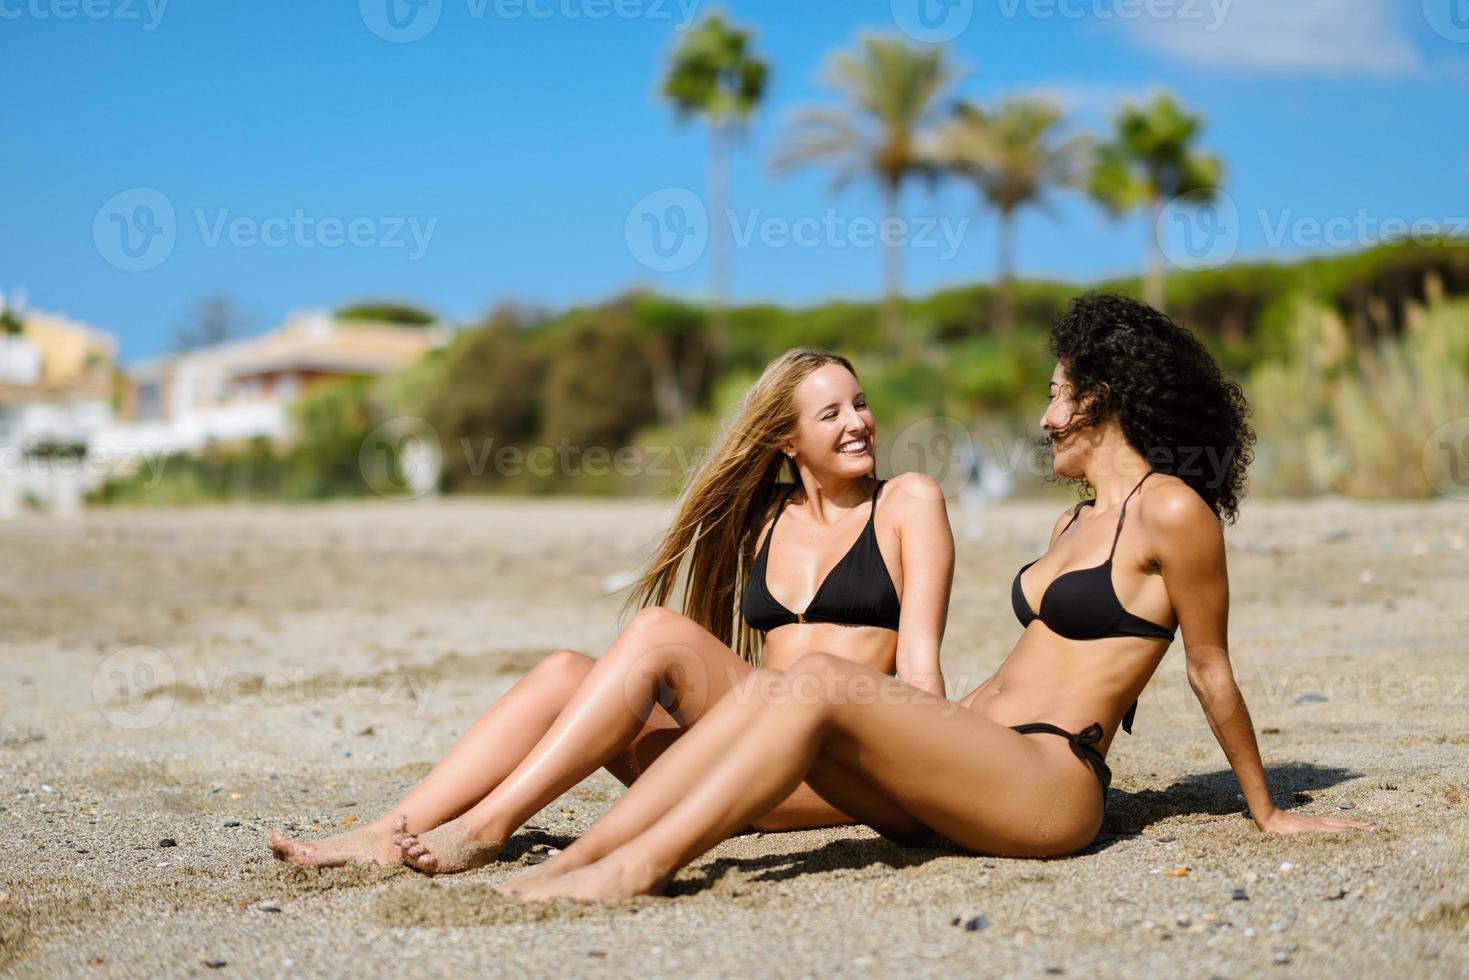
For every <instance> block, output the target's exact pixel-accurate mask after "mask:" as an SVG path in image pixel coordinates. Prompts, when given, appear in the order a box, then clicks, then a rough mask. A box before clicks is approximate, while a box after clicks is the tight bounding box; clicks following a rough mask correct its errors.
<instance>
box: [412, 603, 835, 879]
mask: <svg viewBox="0 0 1469 980" xmlns="http://www.w3.org/2000/svg"><path fill="white" fill-rule="evenodd" d="M752 670H753V668H752V667H751V666H750V665H749V664H748V663H746V662H745V661H744V660H742V659H741V658H740V657H739V656H738V655H736V654H735V653H734V651H732V650H730V648H729V647H728V646H726V645H725V644H723V643H721V642H720V641H719V640H717V639H716V638H715V637H713V636H712V635H710V634H709V632H708V631H707V630H704V629H703V628H702V627H700V626H699V625H698V624H697V623H695V622H693V621H692V620H690V619H688V618H687V617H684V616H681V615H679V614H678V613H675V612H672V611H670V610H668V609H663V608H659V607H650V608H648V609H644V610H643V611H642V612H640V613H638V615H637V616H636V617H634V619H633V621H632V622H631V623H630V624H629V625H628V627H627V629H625V630H624V631H623V632H622V634H621V635H620V636H619V637H618V638H617V640H616V642H614V643H613V645H612V646H611V647H609V648H608V650H607V652H606V653H604V654H603V655H602V657H601V659H599V660H598V661H597V662H596V665H595V666H594V667H593V668H592V670H591V671H590V672H588V674H587V676H586V678H585V679H584V680H583V681H582V683H581V684H580V686H578V687H577V689H576V693H575V694H574V695H573V696H572V698H571V701H570V703H569V704H567V705H566V707H565V709H564V710H563V711H561V713H560V715H559V716H558V717H557V718H556V720H555V723H554V724H552V725H551V727H550V730H549V731H547V732H545V734H544V736H543V737H542V738H541V739H540V740H539V742H537V743H536V745H535V747H534V748H533V749H532V750H531V751H530V752H529V754H528V755H526V756H525V757H524V759H523V761H521V762H520V764H519V765H517V766H516V767H515V769H514V771H513V772H511V773H510V774H509V775H508V776H506V777H505V778H504V779H503V780H502V781H500V782H499V783H498V785H496V786H495V787H494V789H493V790H492V791H491V792H490V793H489V795H488V796H486V797H485V798H484V799H483V800H481V801H480V802H479V803H478V804H476V805H475V806H474V807H473V808H472V809H470V810H469V811H468V812H466V813H464V814H462V815H461V816H460V817H459V818H458V819H456V820H453V821H450V822H449V823H447V824H445V825H443V826H442V827H439V828H437V829H435V830H433V831H430V832H428V833H413V832H412V828H411V826H410V827H409V828H408V830H407V831H406V832H404V833H402V834H401V835H400V839H399V843H400V846H401V848H402V854H403V860H404V861H405V862H406V863H408V864H409V865H411V866H413V867H416V868H418V869H419V870H422V871H427V872H431V873H435V874H443V873H450V872H456V871H464V870H467V869H469V868H473V867H479V866H481V865H483V864H485V863H487V862H489V861H491V860H494V858H495V857H496V856H497V855H498V853H499V850H500V848H501V846H502V844H503V842H504V841H505V840H507V839H508V838H509V837H510V835H511V834H512V833H514V832H515V830H516V829H517V828H518V827H520V825H521V824H523V823H524V822H525V821H526V820H528V819H529V818H530V817H531V816H533V815H534V814H535V813H536V812H537V811H539V810H540V809H541V808H542V807H544V806H546V805H547V804H548V803H550V802H551V801H552V800H554V799H555V798H556V797H557V796H560V795H561V794H562V793H564V792H566V791H567V790H568V789H570V788H571V787H573V786H575V785H576V784H577V783H579V782H581V781H582V780H583V779H585V778H586V777H587V776H589V775H591V774H592V773H593V772H596V771H597V769H599V768H601V767H603V766H606V765H607V764H608V763H609V762H610V761H611V760H613V759H614V758H615V757H616V756H617V755H618V754H619V753H621V752H622V751H623V750H624V749H626V747H627V745H628V743H629V742H630V741H631V740H632V739H633V738H634V737H635V736H636V735H637V734H638V732H639V730H640V729H642V728H643V726H644V724H645V719H647V718H648V717H649V716H650V713H651V712H653V711H656V710H658V709H659V708H660V707H661V708H662V709H664V710H666V711H667V712H668V714H669V715H670V716H671V717H672V718H673V719H674V721H676V722H677V723H678V724H679V725H680V726H683V727H685V728H687V727H688V726H690V725H692V724H693V723H694V722H695V721H698V720H699V719H700V718H702V717H703V716H704V714H705V713H706V712H707V711H708V710H709V709H710V708H711V707H712V706H713V705H714V704H715V703H716V702H718V701H720V699H722V698H723V697H724V696H725V694H727V693H728V692H729V690H730V689H731V688H732V687H733V686H734V685H736V684H738V683H739V682H740V681H742V680H743V679H744V678H746V677H748V676H750V674H751V672H752ZM681 740H682V737H680V741H681ZM664 747H666V745H665V746H664ZM798 782H799V781H798ZM795 789H796V786H794V785H793V786H792V787H791V790H795ZM786 795H790V794H789V793H788V794H786ZM808 795H809V794H808ZM782 799H784V797H782ZM798 800H799V798H798ZM780 802H781V800H775V801H772V804H771V807H774V806H775V805H776V804H778V803H780ZM796 802H797V801H793V804H794V803H796ZM803 802H804V804H805V805H804V810H805V811H806V812H805V813H804V814H803V816H807V817H810V816H819V814H813V813H812V812H811V811H813V810H818V809H819V808H820V801H819V800H816V799H815V798H814V797H811V798H809V799H806V800H804V801H803ZM813 802H814V803H815V804H816V806H812V805H811V804H812V803H813ZM767 809H770V808H767ZM763 814H764V811H762V812H761V814H756V815H755V816H757V817H758V816H762V815H763ZM826 814H827V819H826V820H825V823H827V824H832V823H841V822H845V820H846V818H845V817H844V816H843V815H842V814H840V813H836V812H834V811H830V810H826ZM776 819H777V820H779V819H780V818H779V816H777V817H776Z"/></svg>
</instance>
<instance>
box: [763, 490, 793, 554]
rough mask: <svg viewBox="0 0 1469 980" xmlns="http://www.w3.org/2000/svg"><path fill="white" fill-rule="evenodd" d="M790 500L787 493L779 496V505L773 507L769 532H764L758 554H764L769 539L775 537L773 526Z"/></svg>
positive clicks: (768, 545) (768, 544)
mask: <svg viewBox="0 0 1469 980" xmlns="http://www.w3.org/2000/svg"><path fill="white" fill-rule="evenodd" d="M790 499H791V495H790V494H788V493H786V494H782V495H781V498H780V503H779V504H777V505H776V507H775V516H774V517H772V518H771V519H770V530H769V531H767V532H766V534H765V540H764V542H762V543H761V545H760V552H759V554H764V553H765V551H766V549H768V548H769V547H770V539H771V538H773V537H775V525H776V522H777V521H779V520H780V515H781V512H782V511H783V510H785V509H786V501H788V500H790Z"/></svg>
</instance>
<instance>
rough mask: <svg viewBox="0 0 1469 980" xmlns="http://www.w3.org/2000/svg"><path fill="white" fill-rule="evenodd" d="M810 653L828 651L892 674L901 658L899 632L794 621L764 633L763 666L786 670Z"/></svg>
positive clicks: (761, 663)
mask: <svg viewBox="0 0 1469 980" xmlns="http://www.w3.org/2000/svg"><path fill="white" fill-rule="evenodd" d="M808 653H829V654H832V655H833V656H837V657H841V658H842V659H843V660H850V661H852V662H853V663H855V664H861V665H862V666H864V667H870V668H872V669H873V670H879V671H882V672H883V673H885V674H891V673H892V672H893V666H894V664H895V663H896V662H897V657H898V634H897V633H895V632H894V631H892V630H889V629H882V628H881V627H878V626H842V625H840V624H837V623H791V624H789V625H786V626H780V627H777V628H776V629H773V630H771V631H770V632H769V633H766V634H765V650H764V653H763V654H762V655H761V658H760V666H762V667H765V668H766V669H768V670H786V669H788V668H789V667H791V665H793V664H794V663H795V662H796V661H797V660H800V659H801V658H802V657H803V656H805V655H806V654H808Z"/></svg>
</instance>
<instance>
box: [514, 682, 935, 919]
mask: <svg viewBox="0 0 1469 980" xmlns="http://www.w3.org/2000/svg"><path fill="white" fill-rule="evenodd" d="M883 676H886V675H883ZM784 683H785V681H784V678H783V675H781V674H779V673H777V672H774V671H765V670H762V671H756V672H755V673H754V674H752V675H750V676H749V677H747V678H746V679H745V680H744V681H742V682H741V683H740V684H739V685H737V686H736V687H735V688H734V690H733V691H731V692H730V693H729V694H728V695H726V696H725V698H724V699H723V700H722V701H720V702H719V704H718V705H716V706H715V707H714V708H713V709H712V710H710V711H709V713H708V714H707V715H705V717H704V718H703V719H702V720H701V721H700V722H699V724H698V726H697V727H696V728H694V729H693V730H692V731H691V732H690V733H689V735H692V734H693V733H694V732H698V733H699V737H698V738H690V737H688V736H687V735H686V736H685V737H683V738H681V739H679V741H678V743H677V744H676V745H673V746H672V747H670V748H669V749H668V750H667V751H666V752H664V753H663V755H662V756H660V757H659V761H658V763H657V764H655V765H654V766H653V767H652V768H651V769H649V770H648V772H647V774H646V775H645V776H644V778H643V779H641V780H639V781H638V783H637V784H636V785H635V786H633V788H632V789H630V790H629V791H628V792H627V793H626V794H624V795H623V797H622V798H621V799H620V800H618V801H617V803H615V804H614V805H613V806H612V808H611V809H609V810H608V811H607V812H606V813H605V814H603V815H602V817H601V818H600V819H599V820H598V821H597V822H596V823H595V824H593V825H592V827H591V829H589V830H588V831H587V832H586V833H585V834H583V835H582V836H581V837H579V838H578V839H577V840H576V841H575V842H574V843H573V844H572V845H571V846H570V847H568V848H567V849H566V850H564V851H562V852H561V853H560V854H558V855H556V856H555V857H553V858H552V859H551V860H549V861H547V862H545V863H543V864H540V865H537V866H536V867H534V868H531V869H530V870H529V871H526V872H523V873H522V874H520V875H518V876H516V877H515V878H512V879H510V880H509V881H507V882H503V883H501V884H500V885H497V886H495V890H496V891H499V892H501V893H503V894H507V895H516V894H522V893H524V892H525V891H526V890H527V889H528V888H530V887H531V886H533V885H534V884H535V883H536V882H538V881H540V880H542V879H545V878H552V877H555V876H557V875H562V874H566V873H567V872H569V871H574V870H576V869H577V868H580V867H583V866H585V865H588V864H591V863H593V862H595V861H597V860H599V859H600V858H602V857H604V856H606V855H608V854H610V853H612V852H613V851H615V850H617V849H618V848H619V847H621V846H622V845H623V844H626V843H627V842H629V841H631V840H633V839H634V838H636V837H637V836H638V835H639V834H641V833H643V832H644V831H646V830H647V829H648V828H649V827H650V826H652V825H653V824H654V823H655V822H657V820H658V819H659V818H660V817H661V816H662V815H663V814H665V813H667V812H668V811H669V810H670V809H672V808H673V806H674V805H675V804H676V803H677V802H678V801H679V800H680V799H682V798H683V797H684V796H685V795H687V794H688V793H689V792H691V791H692V790H693V789H694V788H695V787H696V786H697V785H698V784H699V782H700V780H702V779H703V778H704V776H705V775H706V773H707V772H708V771H709V770H710V769H711V768H712V767H713V766H714V765H715V764H716V763H718V761H719V760H720V759H721V758H722V757H723V756H724V755H726V754H727V753H728V750H729V747H730V745H731V744H732V743H733V741H734V740H735V739H737V738H740V737H742V734H743V733H744V732H745V730H746V729H747V727H748V726H749V725H750V723H751V721H752V720H753V719H754V718H755V716H756V715H757V714H758V713H759V712H760V711H761V710H762V709H763V708H764V707H765V706H766V705H767V704H771V703H775V702H778V701H779V700H780V699H781V698H783V697H785V696H786V695H785V693H784V692H785V688H784V686H783V685H784ZM828 765H830V767H831V768H832V769H833V770H838V769H842V768H844V767H843V766H842V765H841V764H840V763H837V762H830V763H828ZM803 792H804V793H806V794H809V795H810V797H811V798H812V799H814V800H816V801H817V804H818V805H819V806H824V807H827V808H828V809H832V810H833V811H834V812H843V811H835V808H832V807H831V804H830V803H827V802H826V801H825V800H823V799H822V798H821V797H819V796H817V795H816V792H815V791H814V790H813V789H812V788H811V787H810V786H808V785H806V784H804V783H803V784H801V787H800V788H799V789H798V790H797V791H796V792H795V793H793V794H791V795H790V796H787V797H786V798H785V800H784V801H783V802H782V803H781V804H780V805H778V806H777V807H776V808H775V809H774V810H773V811H770V813H767V814H766V816H765V817H762V818H759V819H754V818H752V820H751V821H750V822H751V823H753V824H754V825H756V826H763V825H764V824H766V823H767V822H768V821H769V819H770V816H771V814H776V815H778V814H780V813H781V812H782V809H783V808H785V807H786V806H787V805H788V804H789V803H790V802H791V801H792V800H793V799H798V798H800V797H799V794H801V793H803ZM864 792H865V793H866V795H865V796H864V797H863V798H862V799H861V801H860V806H859V807H858V810H859V812H860V814H861V816H860V819H862V821H863V822H865V823H867V824H868V826H871V827H873V828H874V829H876V830H878V831H879V832H880V833H882V834H884V835H885V836H887V837H891V838H893V839H897V840H913V839H917V838H919V837H922V836H925V835H926V834H927V833H928V828H927V827H924V826H923V825H922V824H921V823H919V822H918V821H916V820H914V819H913V818H912V817H910V816H908V814H907V813H905V812H904V811H903V810H902V809H901V808H900V807H899V806H898V805H897V804H895V803H893V802H892V801H891V800H889V799H887V798H886V797H884V796H883V794H882V793H880V792H878V791H876V790H873V789H871V788H870V787H869V788H868V789H866V790H865V791H864ZM846 812H852V811H846ZM844 822H847V823H850V822H851V818H850V817H847V818H846V819H845V821H844ZM808 826H821V824H816V823H812V824H809V825H808ZM736 829H739V828H736ZM782 829H785V828H782Z"/></svg>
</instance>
